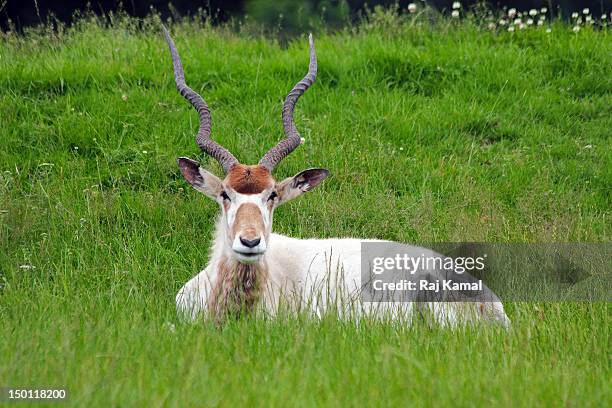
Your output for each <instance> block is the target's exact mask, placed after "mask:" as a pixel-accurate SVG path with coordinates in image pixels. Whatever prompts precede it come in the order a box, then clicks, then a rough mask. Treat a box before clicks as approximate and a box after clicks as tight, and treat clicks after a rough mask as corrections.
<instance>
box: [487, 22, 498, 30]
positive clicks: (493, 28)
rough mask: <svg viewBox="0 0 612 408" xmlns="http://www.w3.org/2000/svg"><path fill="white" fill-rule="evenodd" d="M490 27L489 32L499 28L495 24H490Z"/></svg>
mask: <svg viewBox="0 0 612 408" xmlns="http://www.w3.org/2000/svg"><path fill="white" fill-rule="evenodd" d="M488 27H489V30H495V28H496V27H497V26H496V25H495V23H489V25H488Z"/></svg>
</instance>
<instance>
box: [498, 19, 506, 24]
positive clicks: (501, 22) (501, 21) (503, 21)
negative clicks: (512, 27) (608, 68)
mask: <svg viewBox="0 0 612 408" xmlns="http://www.w3.org/2000/svg"><path fill="white" fill-rule="evenodd" d="M506 23H507V21H506V20H504V19H503V18H502V19H501V20H499V25H502V26H505V25H506Z"/></svg>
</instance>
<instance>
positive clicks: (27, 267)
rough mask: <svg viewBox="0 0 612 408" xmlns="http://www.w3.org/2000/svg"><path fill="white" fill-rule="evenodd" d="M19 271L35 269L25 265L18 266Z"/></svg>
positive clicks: (32, 266)
mask: <svg viewBox="0 0 612 408" xmlns="http://www.w3.org/2000/svg"><path fill="white" fill-rule="evenodd" d="M19 269H26V270H29V269H36V267H35V266H34V265H28V264H25V265H19Z"/></svg>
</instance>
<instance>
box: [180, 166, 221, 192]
mask: <svg viewBox="0 0 612 408" xmlns="http://www.w3.org/2000/svg"><path fill="white" fill-rule="evenodd" d="M176 162H177V163H178V166H179V168H180V169H181V173H183V177H185V180H187V181H188V182H189V184H191V185H192V186H193V188H195V189H196V190H198V191H199V192H201V193H204V194H206V195H207V196H209V197H211V198H213V199H215V198H217V196H219V194H221V191H223V185H222V184H221V180H219V178H218V177H217V176H215V175H214V174H212V173H210V172H208V171H206V170H204V169H203V168H201V167H200V165H199V164H198V162H197V161H195V160H191V159H188V158H187V157H179V158H178V159H177V160H176Z"/></svg>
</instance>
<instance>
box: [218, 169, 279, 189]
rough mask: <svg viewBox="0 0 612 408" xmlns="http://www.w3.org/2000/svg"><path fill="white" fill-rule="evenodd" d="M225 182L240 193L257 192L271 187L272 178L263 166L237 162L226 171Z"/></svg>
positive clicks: (272, 183)
mask: <svg viewBox="0 0 612 408" xmlns="http://www.w3.org/2000/svg"><path fill="white" fill-rule="evenodd" d="M225 183H226V184H227V185H228V186H229V187H231V188H232V189H233V190H234V191H236V192H237V193H240V194H259V193H261V192H262V191H264V190H265V189H268V188H270V187H272V186H273V185H274V179H273V178H272V175H271V174H270V172H269V171H268V169H266V168H265V167H263V166H260V165H255V166H245V165H243V164H238V165H236V166H234V167H232V169H231V170H230V171H229V173H227V176H226V177H225Z"/></svg>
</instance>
